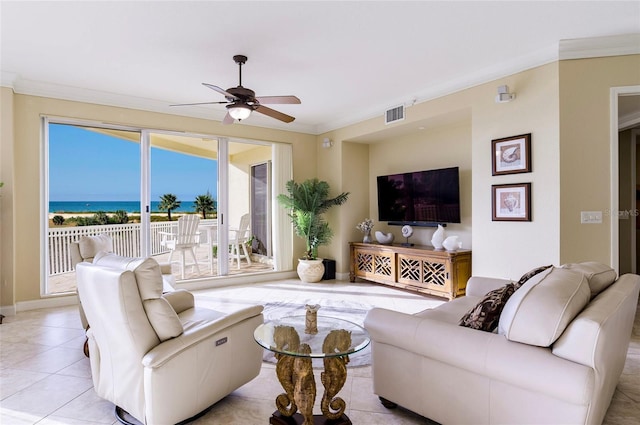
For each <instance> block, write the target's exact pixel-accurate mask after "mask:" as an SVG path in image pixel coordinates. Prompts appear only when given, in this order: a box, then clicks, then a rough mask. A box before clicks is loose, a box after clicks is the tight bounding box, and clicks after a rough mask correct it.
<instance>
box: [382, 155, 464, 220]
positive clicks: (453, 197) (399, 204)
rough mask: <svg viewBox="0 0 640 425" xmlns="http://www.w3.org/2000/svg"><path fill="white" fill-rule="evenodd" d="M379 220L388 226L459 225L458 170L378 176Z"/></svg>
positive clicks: (455, 168) (446, 169)
mask: <svg viewBox="0 0 640 425" xmlns="http://www.w3.org/2000/svg"><path fill="white" fill-rule="evenodd" d="M377 180H378V220H379V221H388V222H389V224H414V225H433V224H435V223H460V177H459V170H458V167H451V168H441V169H438V170H425V171H416V172H412V173H403V174H392V175H388V176H378V177H377Z"/></svg>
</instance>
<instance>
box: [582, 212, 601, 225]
mask: <svg viewBox="0 0 640 425" xmlns="http://www.w3.org/2000/svg"><path fill="white" fill-rule="evenodd" d="M580 223H581V224H599V223H602V211H581V212H580Z"/></svg>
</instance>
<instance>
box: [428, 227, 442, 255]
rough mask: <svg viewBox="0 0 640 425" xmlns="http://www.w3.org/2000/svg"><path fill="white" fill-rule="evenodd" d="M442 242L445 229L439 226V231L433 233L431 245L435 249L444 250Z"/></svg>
mask: <svg viewBox="0 0 640 425" xmlns="http://www.w3.org/2000/svg"><path fill="white" fill-rule="evenodd" d="M442 242H444V227H442V225H440V224H438V229H437V230H436V231H435V232H433V236H432V237H431V245H432V246H433V247H434V248H435V249H442Z"/></svg>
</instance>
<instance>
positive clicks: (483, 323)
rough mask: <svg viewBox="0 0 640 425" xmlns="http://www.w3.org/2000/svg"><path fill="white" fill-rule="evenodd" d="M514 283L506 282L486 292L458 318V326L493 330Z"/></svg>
mask: <svg viewBox="0 0 640 425" xmlns="http://www.w3.org/2000/svg"><path fill="white" fill-rule="evenodd" d="M516 289H517V288H516V284H515V283H508V284H506V285H505V286H503V287H502V288H498V289H494V290H493V291H491V292H489V293H487V295H485V296H484V298H482V299H481V300H480V302H478V304H476V305H475V306H474V307H473V308H472V309H471V310H469V312H468V313H467V314H465V315H464V316H462V319H460V323H459V325H460V326H466V327H467V328H471V329H478V330H481V331H486V332H493V330H494V329H495V328H497V327H498V322H499V320H500V313H502V309H503V308H504V305H505V304H506V303H507V300H508V299H509V297H511V295H513V293H514V292H515V290H516Z"/></svg>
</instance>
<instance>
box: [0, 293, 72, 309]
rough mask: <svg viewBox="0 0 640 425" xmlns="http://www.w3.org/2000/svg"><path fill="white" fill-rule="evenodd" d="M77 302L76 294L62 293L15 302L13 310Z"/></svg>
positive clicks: (50, 306) (67, 304)
mask: <svg viewBox="0 0 640 425" xmlns="http://www.w3.org/2000/svg"><path fill="white" fill-rule="evenodd" d="M77 304H78V296H77V295H75V294H74V295H64V296H60V297H48V298H41V299H39V300H30V301H20V302H17V303H16V306H15V312H21V311H29V310H39V309H41V308H55V307H66V306H69V305H77ZM3 314H4V313H3ZM14 314H15V313H14Z"/></svg>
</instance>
